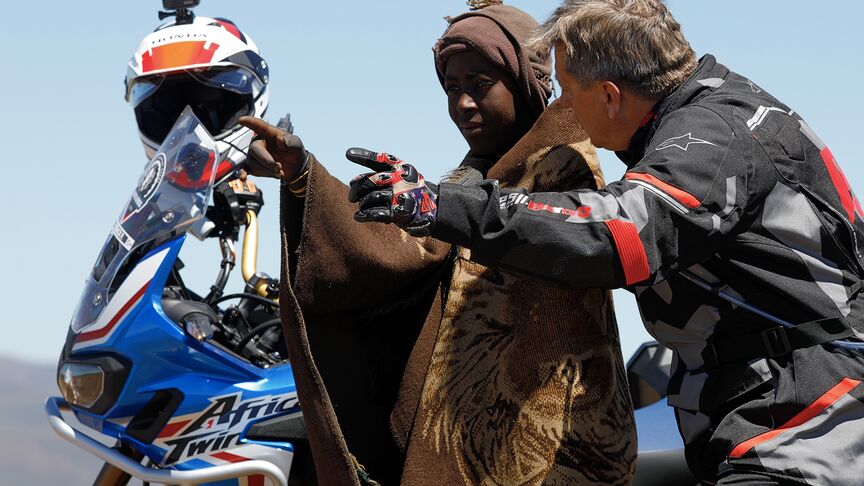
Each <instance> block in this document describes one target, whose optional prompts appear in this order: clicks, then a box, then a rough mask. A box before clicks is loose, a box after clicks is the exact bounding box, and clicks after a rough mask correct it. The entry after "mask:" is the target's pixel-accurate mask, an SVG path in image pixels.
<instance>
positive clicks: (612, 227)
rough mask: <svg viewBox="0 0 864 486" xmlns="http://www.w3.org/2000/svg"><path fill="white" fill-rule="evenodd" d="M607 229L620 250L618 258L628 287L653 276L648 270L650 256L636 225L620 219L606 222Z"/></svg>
mask: <svg viewBox="0 0 864 486" xmlns="http://www.w3.org/2000/svg"><path fill="white" fill-rule="evenodd" d="M606 227H607V228H609V232H610V233H612V240H613V241H614V242H615V249H616V250H618V258H620V259H621V268H623V269H624V277H625V278H626V279H627V285H632V284H635V283H638V282H641V281H643V280H646V279H648V277H650V276H651V270H650V269H649V268H648V256H647V255H646V254H645V247H644V246H642V240H640V239H639V231H638V230H637V229H636V225H635V224H633V223H630V222H628V221H621V220H620V219H610V220H608V221H606Z"/></svg>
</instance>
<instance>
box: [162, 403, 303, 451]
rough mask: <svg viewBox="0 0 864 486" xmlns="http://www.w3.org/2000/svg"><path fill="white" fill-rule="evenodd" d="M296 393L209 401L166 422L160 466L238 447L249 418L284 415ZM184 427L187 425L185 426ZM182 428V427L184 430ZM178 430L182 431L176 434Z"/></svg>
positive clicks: (289, 408) (290, 410)
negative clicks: (204, 406)
mask: <svg viewBox="0 0 864 486" xmlns="http://www.w3.org/2000/svg"><path fill="white" fill-rule="evenodd" d="M297 404H298V400H297V394H296V393H286V394H284V395H267V396H263V397H257V398H251V399H249V400H240V393H234V394H232V395H226V396H222V397H216V398H212V399H210V406H209V407H207V409H206V410H204V411H203V412H201V413H200V414H197V415H195V416H192V418H188V416H187V418H186V419H185V420H181V421H175V422H171V423H168V424H167V425H166V426H165V428H164V429H163V434H164V433H165V431H166V430H167V431H171V430H174V432H173V433H172V432H168V434H167V436H163V434H160V437H159V438H157V442H161V443H162V445H164V446H166V447H167V449H168V452H167V453H166V454H165V459H164V460H163V464H174V463H176V462H180V461H185V460H187V459H190V458H193V457H196V456H200V455H202V454H210V453H213V452H216V451H220V450H223V449H228V448H229V447H234V446H237V445H238V442H239V440H240V434H241V433H242V432H243V430H244V429H245V428H246V426H247V425H248V424H249V422H250V421H251V420H253V419H263V418H267V417H271V416H277V415H284V414H286V413H289V412H292V411H293V412H299V409H297V410H295V409H296V407H297ZM186 424H188V425H186ZM184 426H185V427H184ZM180 430H182V432H179V433H178V432H177V431H180ZM163 437H164V438H163Z"/></svg>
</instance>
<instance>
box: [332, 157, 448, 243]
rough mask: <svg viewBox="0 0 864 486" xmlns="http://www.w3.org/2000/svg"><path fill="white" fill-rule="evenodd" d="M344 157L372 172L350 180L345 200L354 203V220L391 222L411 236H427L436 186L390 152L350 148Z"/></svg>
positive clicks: (435, 211)
mask: <svg viewBox="0 0 864 486" xmlns="http://www.w3.org/2000/svg"><path fill="white" fill-rule="evenodd" d="M345 157H346V158H347V159H348V160H350V161H351V162H354V163H356V164H360V165H362V166H364V167H368V168H370V169H372V170H374V171H376V172H370V173H366V174H361V175H359V176H357V177H355V178H354V180H352V181H351V184H350V190H349V191H348V200H349V201H351V202H354V203H358V210H357V212H356V213H354V220H356V221H359V222H361V223H365V222H369V221H374V222H378V223H393V224H395V225H397V226H399V227H400V228H402V229H404V230H405V231H406V232H408V234H410V235H412V236H429V234H430V233H431V231H432V227H433V226H434V224H435V218H436V217H437V214H438V186H436V185H435V184H432V183H430V182H426V180H425V179H424V178H423V176H422V175H421V174H420V173H419V172H417V169H415V168H414V166H412V165H411V164H408V163H406V162H404V161H402V160H401V159H399V158H398V157H395V156H393V155H390V154H386V153H383V152H382V153H377V152H372V151H371V150H366V149H362V148H351V149H348V151H347V152H346V153H345Z"/></svg>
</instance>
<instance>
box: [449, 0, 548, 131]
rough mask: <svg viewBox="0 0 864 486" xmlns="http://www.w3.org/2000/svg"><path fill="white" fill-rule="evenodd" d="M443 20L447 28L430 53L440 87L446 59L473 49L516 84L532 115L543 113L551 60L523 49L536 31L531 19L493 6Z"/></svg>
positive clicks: (541, 54)
mask: <svg viewBox="0 0 864 486" xmlns="http://www.w3.org/2000/svg"><path fill="white" fill-rule="evenodd" d="M488 3H493V2H488ZM447 20H448V22H449V23H450V25H449V26H448V27H447V30H446V31H444V35H442V36H441V38H440V39H438V42H437V43H436V44H435V47H434V49H433V51H434V52H435V68H436V70H437V71H438V79H439V80H440V81H441V85H442V86H443V85H444V72H445V70H446V68H447V61H448V60H449V59H450V57H452V56H453V55H454V54H458V53H461V52H465V51H467V50H471V49H473V50H475V51H477V52H479V53H480V54H481V55H483V56H484V57H485V58H486V59H488V60H489V61H490V62H491V63H493V64H495V65H496V66H498V67H500V68H501V69H503V70H504V71H506V72H507V73H509V74H510V75H511V76H512V77H513V79H514V80H516V84H517V86H519V88H520V89H521V90H522V94H523V95H524V96H525V99H527V100H528V104H529V106H531V109H532V110H533V111H534V113H535V114H536V115H539V114H540V113H542V112H543V110H544V109H545V107H546V103H547V101H548V100H549V97H550V96H551V95H552V76H551V75H552V60H551V59H550V57H549V53H548V52H533V51H530V52H529V51H528V49H526V48H524V47H523V44H524V43H525V42H527V41H528V40H529V39H530V38H531V35H532V33H533V31H534V30H535V29H537V28H538V27H539V24H538V23H537V21H536V20H534V18H533V17H531V16H530V15H528V14H527V13H525V12H523V11H521V10H519V9H518V8H515V7H510V6H506V5H496V4H493V5H489V6H487V7H485V8H479V9H478V10H474V11H471V12H466V13H464V14H462V15H459V16H457V17H453V18H448V19H447Z"/></svg>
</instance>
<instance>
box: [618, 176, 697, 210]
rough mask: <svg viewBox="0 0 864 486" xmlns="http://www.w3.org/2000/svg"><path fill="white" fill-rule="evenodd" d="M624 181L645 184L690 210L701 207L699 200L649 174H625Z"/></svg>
mask: <svg viewBox="0 0 864 486" xmlns="http://www.w3.org/2000/svg"><path fill="white" fill-rule="evenodd" d="M624 179H627V180H637V181H642V182H647V183H648V184H651V185H652V186H654V187H656V188H657V189H660V190H661V191H663V192H665V193H666V194H668V195H669V196H671V197H672V198H673V199H675V200H676V201H678V202H679V203H681V204H683V205H685V206H687V207H688V208H690V209H695V208H698V207H699V206H700V205H701V203H700V202H699V200H698V199H696V197H695V196H693V194H690V193H689V192H687V191H685V190H683V189H679V188H677V187H675V186H673V185H672V184H669V183H668V182H663V181H661V180H660V179H658V178H656V177H654V176H653V175H651V174H646V173H644V172H627V173H626V174H624Z"/></svg>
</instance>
